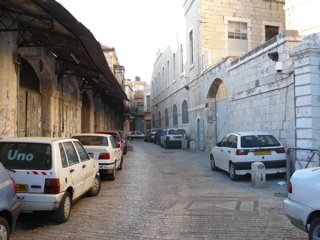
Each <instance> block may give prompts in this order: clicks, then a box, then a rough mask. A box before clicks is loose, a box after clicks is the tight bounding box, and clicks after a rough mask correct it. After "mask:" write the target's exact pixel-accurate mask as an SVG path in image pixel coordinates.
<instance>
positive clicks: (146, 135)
mask: <svg viewBox="0 0 320 240" xmlns="http://www.w3.org/2000/svg"><path fill="white" fill-rule="evenodd" d="M150 131H151V129H147V131H146V133H145V134H144V138H143V141H145V142H148V137H149V133H150Z"/></svg>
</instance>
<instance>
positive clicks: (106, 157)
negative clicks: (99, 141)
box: [98, 153, 110, 159]
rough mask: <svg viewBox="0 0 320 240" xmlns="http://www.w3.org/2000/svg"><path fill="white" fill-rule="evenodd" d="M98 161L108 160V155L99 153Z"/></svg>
mask: <svg viewBox="0 0 320 240" xmlns="http://www.w3.org/2000/svg"><path fill="white" fill-rule="evenodd" d="M98 159H110V153H100V154H99V158H98Z"/></svg>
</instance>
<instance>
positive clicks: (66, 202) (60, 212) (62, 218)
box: [54, 192, 71, 223]
mask: <svg viewBox="0 0 320 240" xmlns="http://www.w3.org/2000/svg"><path fill="white" fill-rule="evenodd" d="M70 209H71V197H70V193H69V192H66V193H65V194H64V196H63V198H62V200H61V202H60V206H59V207H58V208H57V209H56V210H55V211H54V218H55V220H56V221H57V222H59V223H64V222H66V221H68V219H69V216H70Z"/></svg>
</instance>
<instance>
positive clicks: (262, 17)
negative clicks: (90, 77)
mask: <svg viewBox="0 0 320 240" xmlns="http://www.w3.org/2000/svg"><path fill="white" fill-rule="evenodd" d="M284 6H285V1H263V0H261V1H255V2H247V1H220V2H216V1H205V0H194V1H192V0H187V1H185V3H184V5H183V8H182V14H181V15H182V18H181V21H180V22H179V24H178V34H177V36H178V37H177V39H176V41H175V42H176V44H172V45H170V46H168V47H167V49H165V50H164V51H163V52H161V51H159V52H158V53H157V57H156V62H155V64H154V71H153V75H152V79H151V87H152V90H151V99H152V100H151V102H152V104H151V112H152V124H153V126H154V127H183V128H184V129H185V130H186V131H187V133H188V134H189V138H190V140H194V141H196V144H197V147H198V148H199V149H200V150H211V148H212V146H213V145H215V143H216V142H217V141H219V140H220V139H221V138H222V136H224V134H226V133H227V132H229V131H240V130H263V129H265V130H267V129H268V128H262V129H261V128H259V127H258V126H256V127H254V122H255V120H253V118H252V119H251V120H250V121H249V122H246V121H245V120H241V121H242V124H241V126H240V127H238V125H239V124H238V125H237V124H236V123H237V121H236V119H237V118H239V117H238V116H235V119H233V115H232V114H233V112H232V111H233V109H234V108H235V107H236V106H237V108H238V107H240V105H237V104H236V105H234V104H233V103H235V102H232V104H231V100H232V99H233V98H232V96H237V94H238V92H242V91H246V90H247V89H251V88H254V87H255V86H258V84H259V83H258V82H256V80H260V81H261V77H263V76H262V75H264V74H263V72H264V70H261V71H262V72H260V73H257V72H256V69H257V67H262V66H261V65H259V64H258V62H256V61H254V60H253V61H252V62H251V63H250V66H251V67H250V72H247V71H245V74H243V75H242V77H241V78H239V75H237V74H238V73H235V72H236V71H235V65H233V67H232V68H230V67H231V65H232V63H233V62H234V61H235V60H236V61H237V62H239V58H240V57H242V58H243V57H244V56H249V55H250V56H251V55H252V52H255V53H256V54H258V52H259V51H258V50H257V48H258V49H259V48H260V47H261V45H262V44H266V43H267V42H268V43H267V45H270V44H271V43H270V41H271V42H272V41H275V40H274V39H275V38H274V37H275V36H277V35H278V34H279V33H281V32H282V31H283V30H284V28H285V12H284V10H283V8H284ZM252 13H254V14H252ZM285 38H286V37H285ZM272 39H273V40H272ZM281 39H282V38H281ZM294 41H295V40H294ZM249 53H250V54H249ZM246 54H247V55H246ZM260 54H262V53H260ZM251 58H252V57H251ZM267 58H268V57H267ZM237 59H238V60H237ZM263 61H267V59H266V58H265V59H264V60H263ZM233 64H234V63H233ZM270 64H271V63H270ZM238 66H239V69H238V68H236V69H237V70H240V69H245V65H243V64H240V65H238ZM231 70H233V71H231ZM247 73H248V76H247V75H246V74H247ZM268 75H271V70H269V74H267V76H266V78H267V79H269V80H268V81H271V80H270V79H271V78H274V77H270V76H268ZM249 77H250V78H249ZM252 78H254V79H255V80H252ZM266 84H267V83H266ZM234 86H238V87H237V88H236V89H235V88H234ZM240 87H241V88H240ZM234 94H235V95H234ZM246 100H247V101H248V102H250V101H249V99H248V98H246ZM248 102H246V103H245V105H247V107H249V106H250V104H248ZM253 102H254V101H253ZM242 107H244V108H246V107H245V106H242ZM231 110H232V111H231ZM242 114H243V113H242ZM233 124H235V125H233ZM276 135H277V136H279V134H276Z"/></svg>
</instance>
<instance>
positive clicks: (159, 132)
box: [153, 128, 164, 145]
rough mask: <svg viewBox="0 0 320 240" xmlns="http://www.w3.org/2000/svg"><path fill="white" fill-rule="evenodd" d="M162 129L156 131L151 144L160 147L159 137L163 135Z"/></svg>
mask: <svg viewBox="0 0 320 240" xmlns="http://www.w3.org/2000/svg"><path fill="white" fill-rule="evenodd" d="M163 131H164V129H163V128H159V129H157V131H156V133H155V134H154V138H153V143H154V144H159V145H160V137H161V136H162V135H163Z"/></svg>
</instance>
